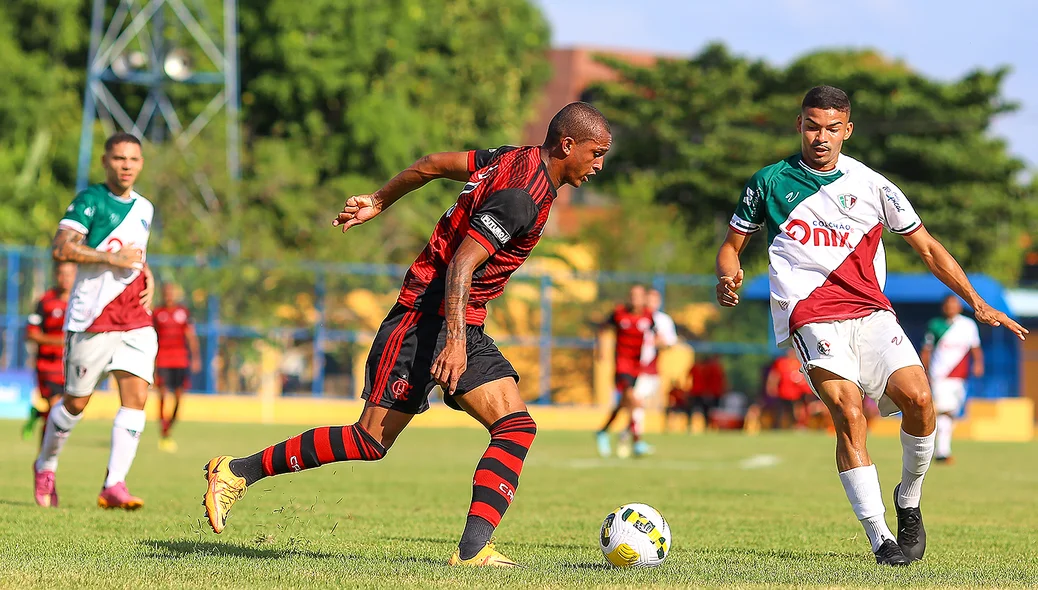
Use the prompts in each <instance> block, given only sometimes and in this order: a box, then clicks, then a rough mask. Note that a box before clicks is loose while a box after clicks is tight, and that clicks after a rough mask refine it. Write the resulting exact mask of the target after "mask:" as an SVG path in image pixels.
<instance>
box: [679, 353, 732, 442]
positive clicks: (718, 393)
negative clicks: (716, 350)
mask: <svg viewBox="0 0 1038 590" xmlns="http://www.w3.org/2000/svg"><path fill="white" fill-rule="evenodd" d="M688 380H689V384H688V405H689V424H690V426H691V423H692V416H693V414H696V413H699V414H702V416H703V422H702V425H703V426H704V427H706V426H709V425H710V413H711V412H712V411H713V410H715V409H716V408H717V406H718V405H719V403H720V401H721V398H722V397H724V394H725V393H727V391H728V378H727V376H726V375H725V372H724V365H722V364H721V357H720V356H718V355H716V354H705V355H703V356H702V358H700V357H699V355H696V362H695V363H693V364H692V367H691V368H690V369H689V370H688ZM697 428H699V427H698V426H697ZM690 429H691V428H690Z"/></svg>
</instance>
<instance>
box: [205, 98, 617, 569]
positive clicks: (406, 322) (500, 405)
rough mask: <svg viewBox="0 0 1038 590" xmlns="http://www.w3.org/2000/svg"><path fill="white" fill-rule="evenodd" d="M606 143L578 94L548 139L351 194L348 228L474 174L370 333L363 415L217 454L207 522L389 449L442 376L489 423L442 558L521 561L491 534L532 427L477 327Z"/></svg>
mask: <svg viewBox="0 0 1038 590" xmlns="http://www.w3.org/2000/svg"><path fill="white" fill-rule="evenodd" d="M611 141H612V140H611V136H610V133H609V125H608V123H607V122H606V120H605V118H604V117H603V116H602V114H601V113H599V112H598V110H597V109H595V108H594V107H592V106H590V105H588V104H585V103H580V102H577V103H572V104H570V105H567V106H566V107H565V108H563V109H562V110H561V111H559V112H558V114H556V115H555V117H554V118H552V120H551V123H550V124H549V126H548V133H547V136H546V137H545V140H544V143H543V144H542V145H540V146H525V147H519V148H515V147H501V148H498V149H496V150H477V151H470V152H450V153H440V154H432V155H428V156H425V157H423V158H421V159H419V160H418V161H417V162H415V163H414V164H412V165H411V167H410V168H408V169H407V170H404V171H403V172H401V173H400V174H398V175H397V176H396V177H394V178H393V179H392V180H390V181H389V182H388V183H386V185H385V186H383V187H382V188H381V189H379V190H378V191H376V192H375V193H374V194H371V195H361V196H355V197H350V198H349V199H348V200H347V201H346V205H345V207H343V211H342V213H340V214H339V215H338V217H337V218H336V219H335V221H333V225H336V226H340V227H342V230H343V231H344V232H345V231H346V230H348V229H350V228H352V227H354V226H356V225H360V224H362V223H364V222H367V221H370V220H371V219H372V218H374V217H375V216H377V215H378V214H380V213H382V212H383V211H384V210H385V209H386V208H387V207H389V206H390V205H392V204H393V203H395V202H396V201H397V200H398V199H400V198H401V197H402V196H404V195H405V194H407V193H409V192H411V191H413V190H415V189H417V188H419V187H421V186H423V185H425V184H426V183H427V182H429V181H430V180H434V179H437V178H451V179H454V180H458V181H467V183H466V184H465V188H464V189H463V190H462V191H461V194H460V196H459V197H458V201H457V202H456V203H455V204H454V206H452V207H451V208H450V209H448V210H447V212H446V213H444V214H443V216H442V217H441V218H440V220H439V222H438V223H437V224H436V227H435V229H434V230H433V233H432V237H431V238H430V240H429V244H428V246H426V247H425V250H423V251H422V253H421V254H420V255H419V256H418V258H417V260H415V262H414V264H412V265H411V268H410V270H409V271H408V273H407V276H406V277H405V278H404V284H403V288H402V289H401V290H400V296H399V297H398V299H397V303H396V305H394V306H393V308H392V309H391V310H390V312H389V315H388V316H387V317H386V319H385V321H383V322H382V326H381V327H380V328H379V331H378V333H377V334H376V335H375V341H374V343H373V344H372V347H371V353H370V355H369V356H368V361H367V369H366V374H365V376H366V378H365V383H364V393H363V397H364V399H365V400H366V403H365V405H364V410H363V411H362V412H361V415H360V419H359V420H358V421H357V422H356V423H355V424H352V425H349V426H331V427H322V428H314V429H312V430H308V431H307V432H304V433H303V434H300V435H299V436H296V437H293V438H290V439H288V440H286V441H284V442H280V443H278V444H276V445H274V446H271V447H268V448H267V449H265V450H263V451H260V452H258V453H256V454H254V455H252V456H250V457H245V458H241V459H234V458H232V457H228V456H220V457H216V458H214V459H212V460H211V461H209V463H208V465H206V468H205V470H206V479H207V481H208V487H207V489H206V493H205V497H204V501H203V504H204V505H205V510H206V516H207V517H208V519H209V524H210V525H211V526H212V528H213V531H215V532H217V533H219V532H221V531H223V529H224V526H225V525H226V523H227V513H228V511H229V510H230V509H231V506H233V505H234V503H235V502H236V501H238V500H239V499H241V497H242V496H243V495H245V491H246V489H247V487H248V486H250V485H252V484H254V483H256V482H257V481H258V480H260V479H263V478H264V477H268V476H271V475H279V474H283V473H291V472H294V471H301V470H303V469H310V468H314V467H319V466H321V465H326V464H328V463H332V462H336V461H376V460H378V459H381V458H382V457H384V456H385V454H386V452H387V451H388V450H389V448H390V447H391V446H392V445H393V442H394V441H395V440H396V438H397V437H398V436H399V435H400V433H401V432H402V431H403V430H404V428H405V427H406V426H407V424H408V423H409V422H410V421H411V419H412V418H413V417H414V416H415V415H416V414H420V413H422V412H424V411H425V410H427V409H428V408H429V402H428V396H429V391H430V390H431V389H432V388H433V386H434V385H436V384H439V385H440V386H441V387H442V388H443V390H444V392H445V395H444V396H443V397H444V402H446V403H447V405H448V406H450V407H452V408H454V409H461V410H464V411H465V412H467V413H468V414H469V415H471V416H472V417H474V418H475V419H476V420H478V421H479V422H480V423H481V424H482V425H483V426H484V427H486V428H487V430H489V431H490V446H489V448H488V449H487V450H486V452H485V453H484V455H483V458H482V459H480V461H479V463H478V464H477V466H476V473H475V476H474V478H473V486H472V503H471V505H470V507H469V512H468V519H467V521H466V524H465V530H464V532H463V533H462V536H461V542H460V543H459V546H458V549H457V550H456V551H455V552H454V555H453V556H452V557H451V558H450V561H449V562H448V563H449V564H450V565H472V566H503V567H512V566H515V565H516V564H515V562H514V561H512V560H511V559H509V558H507V557H505V556H504V555H502V554H501V553H499V552H498V551H497V550H496V549H495V548H494V545H493V543H491V542H490V536H491V534H492V533H493V531H494V529H495V528H496V527H497V525H498V523H499V522H500V521H501V517H502V516H503V515H504V513H505V510H506V509H507V508H508V506H509V504H511V503H512V499H513V496H514V494H515V489H516V487H517V486H518V484H519V474H520V473H521V472H522V467H523V461H524V460H525V459H526V454H527V452H528V450H529V448H530V445H531V443H532V442H533V439H534V436H535V435H536V432H537V427H536V425H535V424H534V421H533V419H532V418H531V417H530V414H529V413H528V412H527V409H526V404H524V403H523V400H522V397H520V395H519V388H518V386H517V382H518V379H519V376H518V375H517V374H516V372H515V369H513V368H512V365H511V364H510V363H509V362H508V360H506V359H505V358H504V356H502V354H501V352H500V351H499V350H498V348H497V346H495V344H494V341H493V340H492V339H491V338H490V337H489V336H487V335H486V334H485V333H484V331H483V322H484V319H485V318H486V314H487V309H486V305H487V302H488V301H490V300H491V299H494V298H496V297H498V296H499V295H501V292H502V291H503V290H504V287H505V284H506V283H507V282H508V278H509V277H510V276H511V275H512V273H513V272H515V270H516V269H517V268H519V266H520V265H521V264H522V263H523V262H524V261H525V260H526V258H527V257H528V256H529V255H530V252H531V251H532V250H533V247H534V246H535V245H536V244H537V242H538V240H539V239H540V236H541V232H542V231H543V229H544V224H545V223H546V222H547V219H548V211H549V210H550V208H551V205H552V202H553V201H554V199H555V194H556V193H555V191H556V189H557V188H558V187H560V186H562V185H563V184H570V185H572V186H577V187H579V186H580V185H581V184H582V183H583V182H584V181H586V180H588V178H589V177H591V176H593V175H595V174H596V173H598V172H599V171H601V169H602V164H603V159H604V158H605V154H606V152H608V151H609V147H610V144H611Z"/></svg>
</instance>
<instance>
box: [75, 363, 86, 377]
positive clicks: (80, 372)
mask: <svg viewBox="0 0 1038 590" xmlns="http://www.w3.org/2000/svg"><path fill="white" fill-rule="evenodd" d="M86 374H87V368H86V367H84V366H83V365H76V377H79V378H80V379H82V378H83V377H86Z"/></svg>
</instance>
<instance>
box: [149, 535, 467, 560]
mask: <svg viewBox="0 0 1038 590" xmlns="http://www.w3.org/2000/svg"><path fill="white" fill-rule="evenodd" d="M141 545H143V546H145V547H147V548H149V549H152V550H154V551H155V552H154V553H152V554H150V555H147V556H146V557H149V558H152V559H180V558H182V557H192V556H202V557H208V556H218V557H244V558H246V559H281V558H285V557H288V558H292V557H308V558H311V559H336V560H341V561H345V562H371V563H381V564H384V563H386V562H391V563H397V564H401V565H407V564H419V565H430V564H431V565H443V564H445V563H446V562H447V561H446V559H432V558H429V557H415V556H401V557H390V558H388V559H387V558H382V557H376V556H371V555H352V554H344V553H325V552H323V551H310V550H305V549H292V548H286V549H274V548H263V547H249V546H245V545H235V544H233V543H216V542H213V541H189V540H183V541H158V540H150V541H141Z"/></svg>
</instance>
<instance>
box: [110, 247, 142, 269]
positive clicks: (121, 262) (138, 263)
mask: <svg viewBox="0 0 1038 590" xmlns="http://www.w3.org/2000/svg"><path fill="white" fill-rule="evenodd" d="M108 263H109V264H111V265H112V266H117V267H119V268H130V269H133V270H142V269H143V268H144V251H142V250H141V249H140V248H137V247H136V246H126V247H125V248H122V249H120V250H119V251H118V252H112V255H111V257H110V258H109V259H108Z"/></svg>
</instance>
